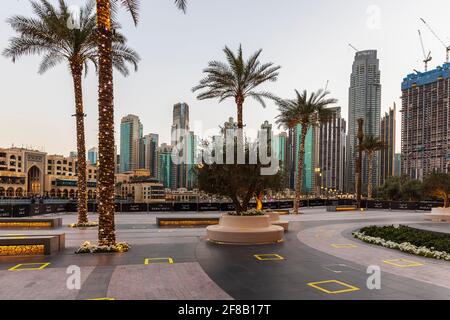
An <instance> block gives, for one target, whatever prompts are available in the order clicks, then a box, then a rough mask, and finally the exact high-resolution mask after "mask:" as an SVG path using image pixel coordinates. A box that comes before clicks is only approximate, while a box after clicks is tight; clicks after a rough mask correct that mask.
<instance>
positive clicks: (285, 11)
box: [0, 0, 450, 155]
mask: <svg viewBox="0 0 450 320" xmlns="http://www.w3.org/2000/svg"><path fill="white" fill-rule="evenodd" d="M66 1H67V3H69V4H74V5H76V4H80V3H83V1H82V0H66ZM2 2H3V3H2V9H1V11H0V47H1V49H2V50H3V49H4V48H5V46H7V40H8V38H9V37H11V36H12V35H13V33H12V30H11V29H10V27H9V26H8V25H7V24H6V22H5V20H6V19H7V18H8V17H10V16H11V15H14V14H22V15H26V16H29V14H30V11H31V10H30V5H29V3H28V1H26V0H4V1H2ZM53 2H54V3H56V1H53ZM141 9H142V10H141V21H140V24H139V25H138V26H137V28H135V27H134V26H133V24H132V22H131V18H130V17H128V15H126V14H121V15H120V19H121V23H122V26H123V30H122V32H123V33H124V34H125V35H126V36H127V37H128V39H129V45H130V46H131V47H133V48H134V49H136V50H137V51H138V52H139V54H140V56H141V58H142V61H141V63H140V66H139V71H138V72H137V73H132V74H131V75H130V76H129V77H128V78H123V77H122V76H121V75H120V74H117V73H116V74H115V106H116V114H115V117H116V118H115V119H116V132H117V135H116V136H117V137H118V132H119V124H120V119H121V117H122V116H124V115H126V114H130V113H131V114H136V115H138V116H139V117H140V118H141V121H142V122H143V124H144V133H145V134H147V133H151V132H152V133H153V132H154V133H159V134H160V136H161V140H162V142H169V141H170V126H171V124H172V106H173V104H175V103H177V102H181V101H183V102H187V103H188V104H189V105H190V107H191V114H190V117H191V123H193V122H194V121H199V122H201V123H202V126H203V130H206V129H210V128H217V126H218V125H220V124H223V122H224V121H225V120H226V119H228V117H230V116H233V117H235V114H236V109H235V105H234V102H233V101H228V102H224V103H222V104H218V102H217V101H216V100H209V101H197V100H196V99H195V95H194V94H193V93H192V92H191V88H192V87H193V86H194V85H196V84H197V82H198V81H199V80H200V79H201V78H202V73H201V72H202V69H203V68H204V67H206V65H207V62H208V61H209V60H213V59H223V53H222V51H221V49H222V48H223V47H224V46H225V45H228V46H230V47H231V48H232V49H234V50H235V49H236V48H237V47H238V45H239V43H242V45H243V49H244V54H246V55H249V54H251V53H253V52H254V51H255V50H257V49H259V48H263V49H264V51H263V54H262V56H261V60H262V61H263V62H267V61H271V62H274V63H275V64H279V65H281V66H282V69H281V71H280V78H279V81H278V82H276V83H271V84H269V85H267V86H266V87H265V89H268V90H270V91H272V92H273V93H275V94H276V95H279V96H281V97H286V98H287V97H292V96H293V93H294V91H293V90H294V89H299V90H303V89H308V90H316V89H318V88H321V87H324V86H325V83H326V82H327V80H329V81H330V84H329V87H328V88H329V90H331V92H332V95H333V96H334V97H336V98H338V99H339V105H340V106H342V107H343V115H344V117H345V118H347V109H348V108H347V105H348V87H349V78H350V72H351V65H352V61H353V58H354V51H353V50H352V49H350V48H349V47H348V45H347V44H348V43H352V44H353V45H354V46H355V47H357V48H358V49H359V50H365V49H377V50H378V55H379V58H380V65H381V81H382V86H383V88H382V113H383V114H384V111H386V110H387V109H388V107H390V106H392V104H393V102H396V103H397V106H398V109H400V95H401V91H400V84H401V81H402V79H403V77H404V76H406V75H407V74H408V73H411V72H412V70H413V69H417V70H422V69H423V63H422V59H423V58H422V50H421V47H420V43H419V38H418V34H417V29H418V28H420V29H421V30H422V34H423V36H424V41H425V46H426V48H427V50H431V51H432V55H433V58H434V60H433V61H432V62H431V66H432V67H435V66H436V65H441V64H442V63H443V62H444V59H445V49H444V48H443V47H442V46H441V44H440V43H439V42H438V41H437V40H436V39H435V38H434V37H433V36H432V35H431V33H430V32H429V31H428V30H427V29H426V27H425V26H424V25H423V24H422V23H421V22H420V21H419V17H423V18H424V19H425V20H428V22H429V23H430V24H431V25H432V26H433V28H434V29H435V30H436V32H437V33H438V34H439V35H440V36H441V38H443V40H444V41H446V42H449V43H450V38H449V36H450V19H448V12H450V2H449V1H448V0H432V1H418V0H395V1H388V0H379V1H375V0H372V1H367V0H339V1H336V0H334V1H332V0H314V1H313V0H227V1H221V0H190V1H189V8H188V12H187V14H186V15H183V14H182V13H181V12H180V11H178V10H176V8H175V6H174V5H173V1H172V0H142V1H141ZM377 12H379V17H378V14H377ZM39 61H40V60H39V58H38V57H24V58H22V59H20V60H19V61H17V62H16V63H15V64H13V63H12V62H11V61H10V60H8V59H6V58H4V57H0V70H1V72H0V88H1V100H0V109H1V113H0V114H1V118H0V119H1V121H0V146H1V147H9V146H11V145H12V144H14V145H16V146H22V145H23V146H32V147H34V148H38V149H42V148H43V149H44V150H45V151H47V152H49V153H52V154H54V153H56V154H64V155H67V154H68V153H69V151H72V150H76V142H75V122H74V118H72V117H71V115H72V114H73V113H74V102H73V85H72V80H71V77H70V74H69V72H68V69H67V67H66V66H65V65H61V66H59V67H57V68H55V69H53V70H50V71H48V72H47V73H46V74H45V75H43V76H41V75H39V74H37V70H38V62H39ZM84 91H85V96H84V98H85V99H84V101H85V109H86V113H87V114H88V117H87V118H86V135H87V147H88V148H90V147H92V146H95V145H96V143H97V115H98V111H97V79H96V75H95V73H94V72H93V68H91V73H90V74H89V75H88V77H87V78H86V79H85V82H84ZM276 115H277V110H276V107H275V106H274V104H273V103H269V105H268V108H267V109H262V108H261V106H260V105H258V104H257V103H256V102H254V101H251V100H249V101H247V103H246V105H245V109H244V121H245V122H246V124H247V125H248V127H250V128H257V127H259V126H260V124H261V123H262V122H264V120H269V121H270V122H273V121H274V118H275V116H276ZM397 132H398V134H397V150H399V148H400V114H399V113H398V114H397ZM196 134H200V135H203V133H202V132H196Z"/></svg>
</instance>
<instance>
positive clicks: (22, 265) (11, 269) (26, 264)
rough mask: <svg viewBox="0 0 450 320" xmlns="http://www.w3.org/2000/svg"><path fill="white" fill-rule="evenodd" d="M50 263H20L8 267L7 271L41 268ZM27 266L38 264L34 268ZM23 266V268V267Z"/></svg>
mask: <svg viewBox="0 0 450 320" xmlns="http://www.w3.org/2000/svg"><path fill="white" fill-rule="evenodd" d="M49 265H50V263H21V264H18V265H16V266H14V267H12V268H10V269H8V270H9V271H23V270H42V269H45V268H47V267H48V266H49ZM27 266H39V267H35V268H27ZM23 267H25V268H23Z"/></svg>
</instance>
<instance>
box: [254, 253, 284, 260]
mask: <svg viewBox="0 0 450 320" xmlns="http://www.w3.org/2000/svg"><path fill="white" fill-rule="evenodd" d="M254 257H255V258H256V259H258V260H259V261H280V260H284V258H283V257H282V256H280V255H278V254H255V255H254Z"/></svg>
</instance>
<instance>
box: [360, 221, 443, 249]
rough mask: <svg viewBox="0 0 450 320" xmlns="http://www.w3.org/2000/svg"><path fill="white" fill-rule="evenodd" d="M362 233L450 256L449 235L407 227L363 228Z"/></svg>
mask: <svg viewBox="0 0 450 320" xmlns="http://www.w3.org/2000/svg"><path fill="white" fill-rule="evenodd" d="M360 233H364V235H366V236H370V237H375V238H382V239H384V240H387V241H393V242H396V243H405V242H409V243H411V244H413V245H415V246H417V247H427V248H429V249H433V250H436V251H444V252H447V253H449V254H450V235H448V234H443V233H437V232H432V231H425V230H418V229H414V228H411V227H407V226H399V227H394V226H385V227H380V226H371V227H365V228H362V229H361V230H360Z"/></svg>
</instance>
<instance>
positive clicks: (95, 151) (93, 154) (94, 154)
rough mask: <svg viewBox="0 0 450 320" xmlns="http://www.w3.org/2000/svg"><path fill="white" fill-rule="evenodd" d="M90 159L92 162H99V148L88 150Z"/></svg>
mask: <svg viewBox="0 0 450 320" xmlns="http://www.w3.org/2000/svg"><path fill="white" fill-rule="evenodd" d="M88 161H89V162H90V163H91V164H94V165H95V164H97V161H98V148H96V147H94V148H91V149H89V150H88Z"/></svg>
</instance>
